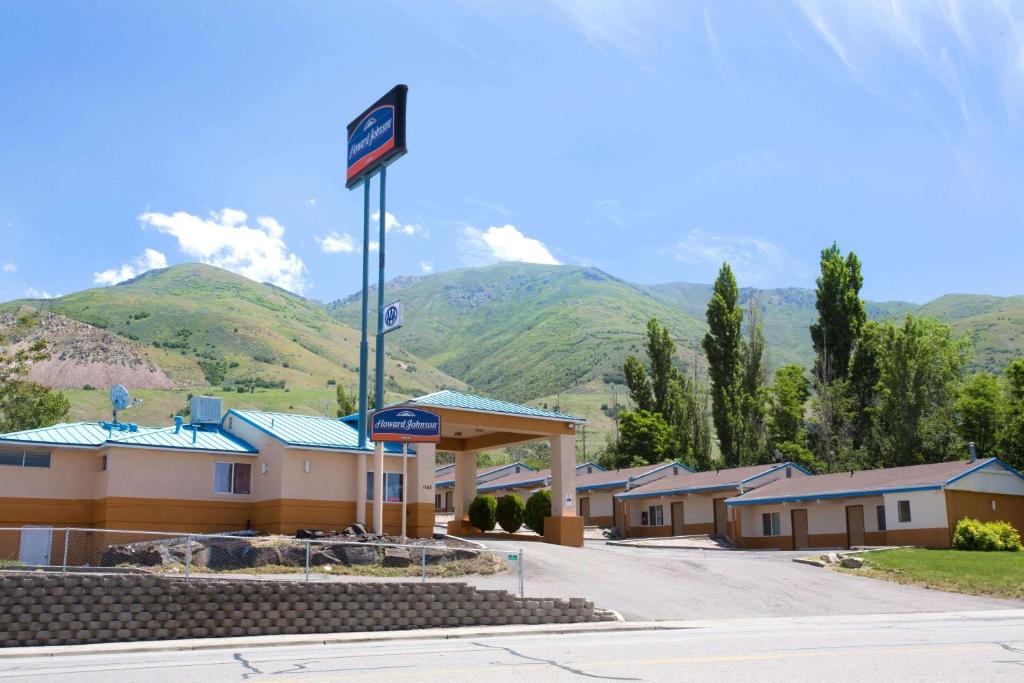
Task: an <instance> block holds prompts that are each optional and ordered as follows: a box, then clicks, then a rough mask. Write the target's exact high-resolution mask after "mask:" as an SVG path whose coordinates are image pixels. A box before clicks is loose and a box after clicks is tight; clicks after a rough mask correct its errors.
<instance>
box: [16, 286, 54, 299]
mask: <svg viewBox="0 0 1024 683" xmlns="http://www.w3.org/2000/svg"><path fill="white" fill-rule="evenodd" d="M25 296H27V297H28V298H30V299H56V298H58V297H60V296H61V295H60V294H56V295H54V294H50V293H49V292H46V291H41V290H38V289H36V288H35V287H26V288H25Z"/></svg>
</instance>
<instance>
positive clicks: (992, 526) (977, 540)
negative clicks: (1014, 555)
mask: <svg viewBox="0 0 1024 683" xmlns="http://www.w3.org/2000/svg"><path fill="white" fill-rule="evenodd" d="M953 547H954V548H956V549H957V550H984V551H995V550H1009V551H1014V552H1016V551H1019V550H1021V540H1020V534H1019V533H1018V532H1017V530H1016V529H1015V528H1013V525H1011V524H1009V523H1008V522H981V521H978V520H977V519H971V518H970V517H965V518H963V519H961V520H960V521H959V522H957V523H956V529H955V530H954V531H953Z"/></svg>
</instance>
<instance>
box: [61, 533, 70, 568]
mask: <svg viewBox="0 0 1024 683" xmlns="http://www.w3.org/2000/svg"><path fill="white" fill-rule="evenodd" d="M69 543H71V529H70V527H65V529H64V562H63V563H61V565H60V570H61V572H63V573H64V574H67V573H68V544H69Z"/></svg>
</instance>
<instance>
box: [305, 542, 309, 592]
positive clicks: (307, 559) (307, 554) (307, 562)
mask: <svg viewBox="0 0 1024 683" xmlns="http://www.w3.org/2000/svg"><path fill="white" fill-rule="evenodd" d="M306 583H309V539H306Z"/></svg>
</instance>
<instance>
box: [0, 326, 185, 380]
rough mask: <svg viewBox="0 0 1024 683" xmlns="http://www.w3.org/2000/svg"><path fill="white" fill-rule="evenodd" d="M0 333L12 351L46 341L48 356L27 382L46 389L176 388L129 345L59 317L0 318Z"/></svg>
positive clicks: (133, 345) (131, 343)
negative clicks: (40, 385) (117, 385)
mask: <svg viewBox="0 0 1024 683" xmlns="http://www.w3.org/2000/svg"><path fill="white" fill-rule="evenodd" d="M0 335H2V336H3V337H4V338H5V342H6V343H7V344H9V345H11V346H12V347H13V348H19V347H24V346H26V345H28V344H31V343H32V342H34V341H36V340H37V339H43V340H44V341H46V344H47V347H46V349H47V352H48V353H49V354H50V358H49V359H48V360H45V361H42V362H39V363H35V364H34V365H33V366H32V368H31V369H30V370H29V372H28V379H30V380H31V381H33V382H38V383H39V384H42V385H45V386H48V387H57V388H61V389H81V388H82V387H84V386H85V385H87V384H88V385H91V386H94V387H97V388H106V387H109V386H111V385H114V384H123V385H125V386H126V387H129V388H132V389H173V388H174V383H173V382H172V381H171V380H170V379H169V378H168V377H167V375H166V374H165V373H164V371H163V370H161V369H160V367H159V366H158V365H156V364H155V363H153V362H152V361H151V360H149V359H148V358H146V356H145V355H144V354H143V352H142V351H141V350H140V349H139V348H138V347H137V346H136V345H135V344H134V343H133V342H132V341H130V340H128V339H125V338H124V337H121V336H118V335H116V334H111V333H110V332H105V331H103V330H101V329H99V328H96V327H93V326H92V325H87V324H85V323H82V322H78V321H77V320H71V319H70V318H65V317H64V316H62V315H57V314H55V313H42V312H38V311H31V310H26V309H22V310H21V311H19V312H18V313H17V314H10V313H4V314H0Z"/></svg>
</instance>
